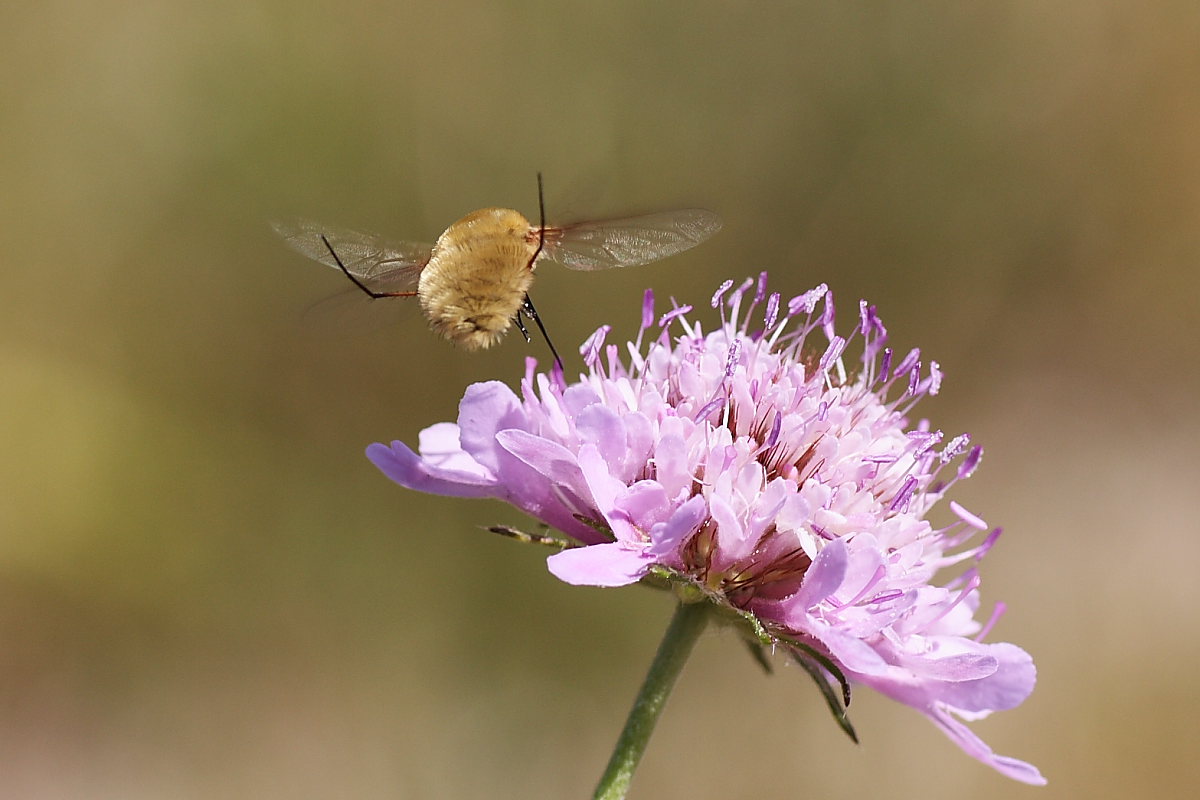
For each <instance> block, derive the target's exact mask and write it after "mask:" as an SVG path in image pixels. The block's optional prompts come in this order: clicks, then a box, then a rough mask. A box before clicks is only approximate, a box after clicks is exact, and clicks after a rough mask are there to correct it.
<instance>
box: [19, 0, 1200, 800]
mask: <svg viewBox="0 0 1200 800" xmlns="http://www.w3.org/2000/svg"><path fill="white" fill-rule="evenodd" d="M0 75H3V80H2V81H0V219H2V220H3V222H2V223H0V253H3V261H4V263H3V268H2V269H0V381H2V386H0V796H3V797H12V798H89V799H91V798H123V799H127V800H136V799H139V798H213V797H230V798H239V797H240V798H274V797H280V798H283V797H287V798H349V797H353V798H376V797H378V798H384V797H386V798H475V797H489V798H492V797H495V798H509V797H511V798H543V797H544V798H576V797H586V796H590V792H591V789H592V786H593V783H594V781H595V779H596V778H597V777H598V775H599V773H600V771H601V769H602V767H603V765H604V762H605V761H606V759H607V756H608V752H609V749H610V747H611V745H612V743H613V741H614V740H615V737H616V735H617V732H618V731H619V729H620V726H621V724H622V722H623V719H624V716H625V713H626V711H627V708H628V705H629V703H630V702H631V700H632V698H633V695H634V692H635V690H636V687H637V685H638V684H639V682H640V680H641V678H642V676H643V673H644V669H645V667H646V666H647V664H648V663H649V660H650V657H651V655H652V653H653V650H654V648H655V646H656V644H657V640H658V637H659V635H660V634H661V632H662V630H663V627H664V625H665V623H666V620H667V619H668V617H669V614H670V610H671V609H670V602H669V600H668V599H667V598H666V597H664V596H662V595H659V594H656V593H654V592H651V591H649V590H645V589H640V588H636V587H634V588H628V589H624V590H598V589H596V590H589V589H579V588H571V587H567V586H565V585H562V584H560V583H559V582H557V581H556V580H555V579H553V578H552V577H550V576H549V575H548V574H547V573H546V572H545V569H544V566H543V563H542V558H543V556H544V555H545V553H544V552H539V551H538V550H537V549H536V548H528V547H523V546H521V545H519V544H517V543H515V542H511V541H507V540H503V539H501V538H500V537H495V536H492V535H490V534H487V533H484V532H483V531H481V530H480V526H482V525H486V524H491V523H497V522H504V523H510V524H520V523H521V519H520V517H519V516H518V515H515V514H514V513H513V512H512V511H510V510H509V509H506V508H504V507H501V506H500V505H498V504H495V503H489V502H464V501H453V500H449V499H445V498H437V497H426V496H421V495H417V494H415V493H411V492H407V491H404V490H401V489H399V488H398V487H395V486H393V485H391V484H389V483H388V482H387V481H386V480H385V479H383V478H382V477H381V476H380V475H379V474H377V473H376V472H375V471H374V470H373V468H372V467H371V466H370V465H369V464H368V462H367V461H366V460H365V459H364V458H363V456H362V449H363V447H364V445H365V444H367V443H369V442H372V441H377V440H383V441H387V440H390V439H393V438H396V439H403V440H406V441H409V442H415V440H416V436H417V433H418V431H419V430H420V429H422V428H423V427H425V426H427V425H429V424H432V423H434V422H437V421H440V420H445V419H452V418H453V417H454V415H455V413H456V403H457V400H458V398H459V396H460V395H461V393H462V391H463V388H464V387H465V386H466V385H467V384H468V383H469V382H472V381H476V380H482V379H491V378H500V379H503V380H507V381H508V382H510V383H515V382H516V381H517V380H518V379H519V376H520V375H521V373H522V371H523V360H524V358H525V357H526V356H527V355H530V354H532V355H534V356H536V357H538V358H540V359H543V360H545V350H544V345H543V344H542V343H541V342H539V341H537V340H535V341H534V343H533V344H532V345H526V344H525V343H524V342H523V341H521V340H520V338H519V337H518V336H515V335H514V336H510V337H509V338H508V340H507V341H506V342H505V343H504V344H503V345H502V346H500V347H498V348H496V349H495V350H494V351H491V352H488V353H485V354H482V355H469V354H464V353H461V352H459V351H456V350H455V349H453V348H452V347H450V346H449V345H447V344H446V343H444V342H440V341H437V340H435V339H434V338H433V337H432V336H431V335H429V333H428V332H427V331H426V330H425V329H424V324H423V322H422V320H421V318H420V315H419V313H417V310H416V308H415V307H414V306H412V305H411V304H409V305H405V303H404V302H402V301H397V302H395V303H387V302H379V303H374V304H372V303H369V302H367V301H365V300H360V298H358V297H355V296H353V293H352V292H351V296H350V297H349V298H348V299H345V298H343V299H339V300H334V301H331V302H322V300H323V298H327V297H329V296H330V295H338V294H339V293H341V294H343V295H344V294H345V292H344V285H343V282H342V281H341V279H340V278H339V276H337V274H336V273H334V272H332V271H330V270H324V269H322V268H320V267H318V266H316V265H314V264H312V263H311V262H307V261H305V260H303V259H302V258H300V257H298V256H296V255H295V254H293V253H292V252H290V251H289V250H287V249H286V248H285V247H284V246H283V245H282V243H281V242H280V241H279V240H277V239H276V238H274V236H273V234H272V232H271V231H270V229H269V228H268V227H267V221H268V220H270V219H272V218H275V217H280V216H289V215H303V216H309V217H313V218H316V219H319V220H325V221H329V222H331V223H335V224H338V225H342V226H348V227H357V228H360V229H365V230H371V231H379V232H384V233H387V234H389V235H391V236H393V237H396V238H405V239H414V240H431V239H432V238H433V237H435V236H436V235H437V234H438V233H439V232H440V231H441V230H442V228H444V227H445V226H446V225H447V224H448V223H449V222H450V221H452V220H454V219H456V218H458V217H459V216H460V215H462V214H463V213H465V212H467V211H470V210H473V209H475V208H478V207H480V206H486V205H502V206H511V207H515V208H518V209H522V210H524V211H525V212H526V213H527V214H530V215H532V214H534V213H535V211H536V188H535V180H534V176H535V173H536V172H537V171H538V170H541V171H543V172H544V173H545V175H546V182H547V203H548V207H549V212H550V216H551V219H552V220H554V219H557V220H570V219H579V218H598V217H603V216H606V215H612V214H627V213H633V212H638V211H647V210H655V209H660V208H671V207H679V206H691V205H700V206H706V207H709V208H712V209H714V210H717V211H719V212H720V213H721V214H722V215H723V217H724V219H725V220H726V227H725V229H724V231H723V232H722V233H721V234H720V235H719V236H718V237H717V238H715V239H714V240H712V241H711V242H710V243H708V244H706V245H704V246H703V247H702V248H699V249H697V250H695V251H692V252H689V253H688V254H686V255H684V256H680V257H677V258H674V259H671V260H668V261H665V262H661V263H658V264H655V265H651V266H646V267H642V268H639V269H633V270H627V271H624V272H620V273H616V272H609V273H596V274H577V273H570V272H567V271H565V270H556V269H553V268H547V269H545V270H544V271H542V273H541V275H540V277H539V281H538V283H537V286H536V287H535V288H536V291H535V295H534V296H535V299H536V301H537V303H538V305H539V307H540V308H541V310H542V312H543V316H544V317H545V319H546V321H547V324H548V325H549V326H550V327H551V330H552V332H553V334H554V336H555V338H556V342H557V344H558V346H559V349H560V350H562V351H563V352H564V353H567V352H572V353H573V352H574V349H575V347H576V346H577V344H578V343H579V342H581V341H582V340H583V339H584V338H585V337H586V336H587V335H588V334H589V333H590V332H591V331H592V330H593V329H594V328H595V327H596V326H597V325H599V324H601V323H603V322H611V323H612V324H614V325H615V326H616V334H617V335H623V334H628V333H630V332H632V331H633V330H635V326H636V323H637V320H638V316H639V300H640V296H641V291H642V289H643V288H645V287H646V286H654V287H655V288H656V290H657V291H658V293H659V296H660V298H665V297H667V296H669V295H672V294H673V295H675V296H677V297H678V298H680V300H681V301H695V302H697V303H699V304H703V302H704V301H705V300H706V299H707V297H708V296H709V294H710V293H711V291H712V289H713V288H714V287H715V286H716V284H717V283H719V282H720V281H721V280H722V279H724V278H726V277H734V278H739V277H741V276H744V275H748V274H756V273H757V272H758V271H759V270H760V269H763V268H767V269H770V270H771V272H772V275H773V282H774V287H775V288H777V289H779V290H781V291H784V292H799V291H801V290H803V289H806V288H809V287H810V286H812V285H814V284H816V283H818V282H822V281H824V282H828V283H829V284H830V285H831V287H832V288H833V289H834V291H835V293H836V294H837V296H838V297H839V298H840V300H841V307H842V308H843V309H844V310H846V311H847V312H849V313H850V314H852V313H853V308H854V303H855V301H856V300H857V299H858V298H859V297H866V298H869V299H870V300H872V302H875V303H876V304H877V305H878V306H879V307H880V311H881V313H882V315H883V318H884V320H885V322H886V323H887V324H888V327H889V329H890V331H891V332H892V337H893V342H894V343H895V344H896V346H897V347H910V346H918V345H919V346H920V347H922V349H923V351H924V352H925V353H926V354H927V355H928V356H930V357H933V358H936V359H937V360H939V361H940V362H941V364H942V366H943V368H944V369H945V371H946V372H947V374H948V378H947V381H946V384H945V386H944V389H943V393H942V395H941V396H939V397H938V398H935V399H934V400H932V401H929V402H926V403H924V404H923V406H922V408H921V409H919V410H920V411H922V412H923V414H924V415H927V416H929V417H931V418H932V420H933V422H934V424H935V425H936V426H937V427H941V428H944V429H945V430H946V431H947V432H950V433H957V432H959V431H963V430H968V431H970V432H971V433H972V434H973V436H974V438H975V440H976V441H977V442H980V443H983V444H984V445H985V447H986V449H987V456H986V457H985V460H984V465H983V468H982V469H981V471H980V472H979V473H977V474H976V476H975V478H974V479H973V480H971V481H969V482H967V483H966V484H962V485H960V488H961V491H959V492H958V494H957V499H959V500H960V502H963V503H964V504H965V505H967V506H968V507H969V508H971V509H973V510H975V511H976V512H978V513H980V514H981V515H983V516H984V517H985V518H986V519H988V520H989V521H990V522H992V523H993V524H1002V525H1003V526H1004V527H1005V529H1006V536H1005V538H1004V539H1002V543H1001V545H1000V546H999V547H998V548H997V549H996V550H994V551H993V553H992V554H991V556H990V557H989V559H988V561H987V563H986V565H985V570H984V579H985V581H984V600H985V602H994V601H997V600H1005V601H1007V602H1008V604H1009V607H1010V610H1009V613H1008V615H1007V616H1006V617H1005V618H1004V619H1003V620H1002V622H1001V624H1000V625H999V627H998V628H997V630H996V632H995V634H994V637H995V638H1000V639H1007V640H1011V641H1015V642H1017V643H1019V644H1021V645H1022V646H1024V647H1025V648H1027V649H1028V650H1029V651H1030V652H1031V653H1033V654H1034V656H1035V658H1036V660H1037V663H1038V665H1039V668H1040V683H1039V686H1038V688H1037V690H1036V692H1035V693H1034V694H1033V696H1032V697H1031V699H1030V700H1029V701H1028V702H1027V703H1026V704H1025V705H1024V706H1023V707H1022V708H1020V709H1018V710H1015V711H1011V712H1006V713H1003V714H1000V715H997V716H995V717H993V718H992V719H989V720H986V721H984V722H982V723H980V724H977V725H976V726H975V728H976V730H977V731H979V732H980V733H981V734H982V735H983V736H984V738H985V739H987V741H988V742H989V743H990V744H992V745H993V746H994V747H995V748H996V750H997V751H998V752H1000V753H1005V754H1011V755H1014V756H1018V757H1022V758H1026V759H1028V760H1030V761H1033V762H1034V763H1036V764H1038V765H1039V766H1040V767H1041V768H1042V770H1043V771H1044V773H1045V774H1046V775H1047V777H1048V778H1049V780H1050V785H1049V786H1048V787H1047V788H1045V789H1031V788H1027V787H1023V786H1020V785H1018V784H1015V783H1012V782H1010V781H1008V780H1006V779H1004V778H1001V777H1000V776H998V775H996V774H994V773H992V772H991V771H989V770H988V769H986V768H985V767H982V766H980V765H979V764H977V763H976V762H974V761H972V760H971V759H969V758H967V757H966V756H964V755H962V754H961V753H959V752H958V750H957V749H956V748H955V747H954V746H953V745H952V744H950V742H949V741H947V740H945V739H944V738H943V736H942V735H941V734H940V733H938V732H937V731H936V730H934V728H933V727H932V726H931V725H929V724H928V723H927V722H925V721H924V719H923V718H922V717H920V716H919V715H918V714H916V713H915V712H912V711H910V710H908V709H906V708H903V707H900V706H898V705H895V704H893V703H891V702H890V701H887V700H884V699H883V698H880V697H877V696H875V695H872V694H871V693H870V692H868V691H865V690H864V691H861V692H859V693H858V694H856V695H855V701H854V704H853V706H852V717H853V719H854V720H855V722H856V724H857V725H858V728H859V730H860V732H861V734H862V738H863V744H862V745H861V746H859V747H855V746H853V745H851V744H850V743H849V742H848V741H846V740H845V739H844V738H843V737H842V736H841V735H840V733H839V732H838V731H837V730H836V728H835V727H834V725H833V724H832V723H831V721H830V720H829V719H828V718H827V715H826V712H825V711H824V709H823V706H822V704H821V702H820V700H819V699H818V697H817V696H816V694H815V692H814V691H813V690H812V687H811V685H810V684H809V682H808V680H807V678H806V677H804V676H803V675H802V674H801V673H800V672H799V671H798V670H796V669H794V668H789V667H786V666H783V665H780V668H779V669H778V671H777V673H776V674H775V675H774V676H766V675H764V674H763V673H762V672H761V671H760V670H759V668H758V667H757V666H756V665H755V664H754V663H753V662H752V661H751V660H750V659H749V658H748V657H747V656H746V654H745V652H744V651H743V649H742V647H741V646H740V644H739V643H738V642H737V641H736V639H735V638H734V637H733V636H732V635H730V634H722V633H720V632H713V633H710V634H708V635H707V636H706V638H705V639H704V640H703V641H702V642H701V643H700V646H699V647H698V649H697V652H696V655H695V656H694V657H693V660H692V662H691V663H690V664H689V665H688V667H687V669H686V671H685V672H684V675H683V678H682V680H681V683H680V685H679V687H678V689H677V692H676V694H675V696H674V697H673V699H672V701H671V704H670V706H669V708H668V710H667V714H666V716H665V718H664V720H663V722H662V723H661V725H660V726H659V729H658V731H657V733H656V737H655V740H654V742H653V743H652V745H651V748H650V751H649V753H648V755H647V757H646V760H645V762H644V764H643V767H642V769H641V770H640V772H639V774H638V776H637V778H636V781H635V784H634V790H633V794H632V796H633V797H639V798H664V797H688V798H731V797H732V798H740V797H746V798H749V797H754V798H794V797H802V796H809V797H813V796H817V797H831V796H832V797H839V796H845V797H849V796H867V795H872V794H886V795H888V796H891V797H911V796H916V795H917V794H918V793H920V795H921V796H922V797H926V798H930V800H933V798H959V797H963V796H970V797H974V798H993V797H1017V796H1029V797H1035V796H1036V797H1041V798H1047V799H1049V798H1060V797H1061V798H1067V797H1071V798H1074V797H1081V796H1088V797H1128V796H1139V797H1162V798H1170V797H1185V796H1191V794H1190V792H1191V791H1193V790H1194V789H1195V787H1196V786H1197V785H1200V766H1198V764H1200V761H1198V760H1197V759H1196V758H1195V753H1194V750H1195V744H1196V738H1195V736H1196V726H1195V715H1196V712H1197V711H1200V701H1198V700H1197V692H1196V689H1195V685H1196V684H1195V678H1194V675H1195V671H1196V665H1197V663H1200V613H1198V612H1197V607H1198V605H1200V589H1198V582H1197V580H1196V578H1195V574H1196V573H1195V564H1196V562H1197V560H1198V559H1200V535H1198V534H1200V525H1198V524H1197V514H1196V511H1195V503H1196V484H1197V479H1198V478H1200V471H1198V470H1197V452H1200V420H1198V415H1197V414H1196V409H1197V403H1196V397H1197V389H1198V388H1200V386H1198V383H1200V380H1198V378H1197V369H1196V367H1197V364H1198V363H1200V347H1198V346H1197V336H1196V333H1195V331H1196V329H1197V325H1198V322H1200V320H1198V314H1197V309H1198V301H1197V290H1198V289H1200V278H1198V277H1197V274H1198V273H1197V264H1200V224H1198V223H1200V6H1197V5H1196V4H1195V3H1194V2H1185V1H1184V0H1179V1H1178V2H1172V1H1171V0H1150V2H1145V3H1137V4H1134V3H1127V2H1119V0H1087V2H1084V1H1083V0H1076V2H1069V1H1068V2H1062V3H1053V4H1046V3H1042V2H1036V1H1035V0H1024V1H1023V2H995V3H971V4H963V3H961V2H953V1H951V0H945V1H944V2H832V3H831V2H807V1H805V2H787V3H781V2H764V3H756V4H730V3H725V2H714V1H713V0H696V2H691V3H687V4H647V3H641V2H632V1H631V0H613V2H609V3H604V4H575V3H550V2H509V3H496V4H488V3H481V2H464V0H441V1H440V2H433V0H429V1H428V2H410V3H386V2H363V1H362V0H345V1H344V2H341V3H337V4H328V5H325V6H321V5H308V6H301V5H300V4H295V3H288V2H266V1H263V0H238V2H227V1H226V0H213V1H210V2H204V3H186V2H174V3H144V2H118V1H117V0H109V1H108V2H98V3H91V4H86V5H85V4H79V3H75V2H67V1H66V0H47V1H45V2H38V3H30V2H18V3H13V4H10V5H9V6H8V7H6V11H5V21H4V25H3V28H2V31H0Z"/></svg>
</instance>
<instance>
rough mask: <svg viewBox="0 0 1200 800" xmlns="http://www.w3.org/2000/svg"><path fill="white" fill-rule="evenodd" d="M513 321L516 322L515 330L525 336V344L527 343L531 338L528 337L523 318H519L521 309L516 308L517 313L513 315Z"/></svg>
mask: <svg viewBox="0 0 1200 800" xmlns="http://www.w3.org/2000/svg"><path fill="white" fill-rule="evenodd" d="M513 322H515V323H517V330H519V331H520V332H521V335H522V336H524V337H525V344H529V343H530V342H531V341H532V339H530V338H529V329H528V328H526V327H525V320H523V319H521V311H520V309H518V310H517V315H516V316H515V317H513Z"/></svg>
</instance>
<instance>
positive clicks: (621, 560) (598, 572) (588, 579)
mask: <svg viewBox="0 0 1200 800" xmlns="http://www.w3.org/2000/svg"><path fill="white" fill-rule="evenodd" d="M653 563H654V561H653V557H652V556H650V555H648V554H645V553H640V552H636V551H634V550H630V549H629V548H628V547H626V546H625V545H623V544H620V543H618V542H610V543H609V544H593V545H588V546H587V547H576V548H573V549H570V550H563V551H562V552H561V553H555V554H554V555H552V556H550V557H549V558H548V559H546V565H547V566H548V567H549V568H550V573H551V574H552V575H554V576H555V577H556V578H558V579H559V580H561V581H565V582H567V583H571V584H575V585H576V586H627V585H629V584H631V583H636V582H637V581H638V580H639V579H640V578H641V577H642V576H643V575H645V574H646V571H647V570H648V569H650V566H651V564H653Z"/></svg>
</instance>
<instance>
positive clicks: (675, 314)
mask: <svg viewBox="0 0 1200 800" xmlns="http://www.w3.org/2000/svg"><path fill="white" fill-rule="evenodd" d="M691 310H692V307H691V306H678V307H676V308H672V309H671V310H670V311H668V312H667V313H665V314H663V315H662V317H661V318H659V320H658V327H660V328H665V327H667V326H668V325H670V324H671V323H672V322H673V321H675V320H676V319H678V318H679V317H682V316H683V315H684V314H687V313H688V312H690V311H691Z"/></svg>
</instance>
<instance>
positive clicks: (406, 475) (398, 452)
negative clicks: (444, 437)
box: [367, 442, 502, 497]
mask: <svg viewBox="0 0 1200 800" xmlns="http://www.w3.org/2000/svg"><path fill="white" fill-rule="evenodd" d="M367 458H369V459H371V463H373V464H374V465H375V466H376V467H378V468H379V469H380V470H381V471H382V472H383V474H384V475H387V476H388V477H389V478H391V479H392V480H394V481H395V482H396V483H398V484H400V485H401V486H404V487H405V488H408V489H415V490H417V491H418V492H428V493H429V494H440V495H446V496H448V497H497V496H500V495H501V494H502V490H501V489H500V487H499V484H498V483H497V481H496V479H495V478H491V477H488V476H483V475H479V474H477V473H473V472H464V471H460V470H454V469H443V468H440V467H436V466H433V465H432V464H430V463H428V462H427V461H425V460H424V459H422V458H421V457H420V456H418V455H417V454H416V453H414V452H413V451H412V450H410V449H409V447H408V445H406V444H404V442H392V446H391V447H388V446H387V445H383V444H372V445H370V446H369V447H367Z"/></svg>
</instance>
